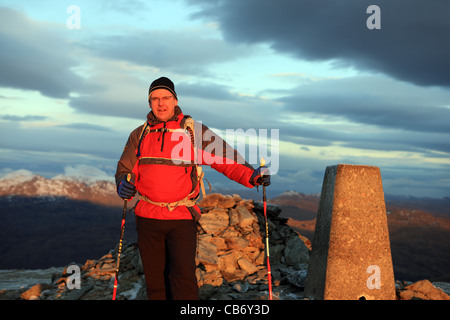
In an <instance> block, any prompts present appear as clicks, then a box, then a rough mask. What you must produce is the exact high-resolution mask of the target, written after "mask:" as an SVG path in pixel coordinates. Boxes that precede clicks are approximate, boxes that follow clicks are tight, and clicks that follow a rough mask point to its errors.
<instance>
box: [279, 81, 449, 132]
mask: <svg viewBox="0 0 450 320" xmlns="http://www.w3.org/2000/svg"><path fill="white" fill-rule="evenodd" d="M279 101H280V102H282V103H283V105H284V109H285V110H286V111H288V112H291V113H294V114H298V115H305V114H309V115H313V116H312V117H318V118H321V119H326V120H328V122H330V121H331V122H336V121H339V120H340V119H341V120H342V119H343V120H345V121H347V122H351V123H358V124H365V125H370V126H376V127H378V128H386V129H388V130H389V129H390V130H392V129H395V130H407V131H411V132H422V133H437V134H448V133H449V132H450V127H449V126H448V121H447V120H446V119H448V118H450V108H449V107H448V101H450V92H449V91H448V90H443V89H439V88H433V89H431V88H423V87H418V86H415V85H411V84H408V83H403V82H399V81H395V80H392V79H390V78H387V77H383V76H376V77H375V76H372V77H353V78H344V79H333V80H324V81H319V82H313V83H310V84H308V85H303V86H299V87H297V88H295V89H294V90H292V91H291V94H290V95H287V96H285V97H283V98H280V99H279Z"/></svg>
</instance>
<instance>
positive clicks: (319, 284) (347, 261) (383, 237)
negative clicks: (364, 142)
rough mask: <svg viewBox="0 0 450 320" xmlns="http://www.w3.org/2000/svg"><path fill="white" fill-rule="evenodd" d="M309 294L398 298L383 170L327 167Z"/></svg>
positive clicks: (317, 296)
mask: <svg viewBox="0 0 450 320" xmlns="http://www.w3.org/2000/svg"><path fill="white" fill-rule="evenodd" d="M305 294H306V296H307V297H309V298H312V299H319V300H322V299H325V300H360V299H361V300H363V299H367V300H370V299H377V300H395V299H396V295H395V280H394V270H393V267H392V257H391V247H390V243H389V232H388V225H387V217H386V206H385V202H384V192H383V186H382V182H381V174H380V169H379V168H378V167H372V166H360V165H344V164H339V165H337V166H331V167H327V168H326V171H325V177H324V181H323V185H322V193H321V197H320V204H319V210H318V214H317V220H316V228H315V231H314V238H313V242H312V251H311V257H310V261H309V266H308V276H307V281H306V286H305Z"/></svg>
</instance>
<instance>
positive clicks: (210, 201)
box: [197, 193, 224, 208]
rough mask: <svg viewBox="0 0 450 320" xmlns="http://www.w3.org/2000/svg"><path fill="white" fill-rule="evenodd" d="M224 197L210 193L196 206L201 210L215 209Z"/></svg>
mask: <svg viewBox="0 0 450 320" xmlns="http://www.w3.org/2000/svg"><path fill="white" fill-rule="evenodd" d="M223 198H224V196H223V195H222V194H220V193H211V194H208V195H206V196H205V197H203V199H201V200H200V201H199V202H198V203H197V204H198V206H199V207H201V208H213V207H217V206H218V205H219V203H220V202H221V201H222V199H223Z"/></svg>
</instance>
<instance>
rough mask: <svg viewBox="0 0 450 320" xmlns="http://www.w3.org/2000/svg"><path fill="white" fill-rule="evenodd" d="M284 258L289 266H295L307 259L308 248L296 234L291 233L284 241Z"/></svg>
mask: <svg viewBox="0 0 450 320" xmlns="http://www.w3.org/2000/svg"><path fill="white" fill-rule="evenodd" d="M284 259H285V263H286V264H287V265H289V266H295V265H299V264H301V263H306V262H308V261H309V250H308V248H307V247H306V246H305V243H304V242H303V241H302V240H301V239H300V238H299V237H298V236H297V235H296V234H291V235H290V236H289V238H288V240H287V241H286V247H285V248H284Z"/></svg>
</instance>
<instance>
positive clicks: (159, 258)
mask: <svg viewBox="0 0 450 320" xmlns="http://www.w3.org/2000/svg"><path fill="white" fill-rule="evenodd" d="M136 224H137V232H138V247H139V253H140V255H141V259H142V265H143V267H144V273H145V282H146V284H147V296H148V299H149V300H165V299H168V300H198V285H197V278H196V276H195V268H196V265H195V255H196V248H197V226H196V224H195V222H194V221H193V220H156V219H148V218H142V217H139V216H136Z"/></svg>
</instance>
